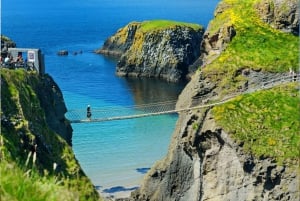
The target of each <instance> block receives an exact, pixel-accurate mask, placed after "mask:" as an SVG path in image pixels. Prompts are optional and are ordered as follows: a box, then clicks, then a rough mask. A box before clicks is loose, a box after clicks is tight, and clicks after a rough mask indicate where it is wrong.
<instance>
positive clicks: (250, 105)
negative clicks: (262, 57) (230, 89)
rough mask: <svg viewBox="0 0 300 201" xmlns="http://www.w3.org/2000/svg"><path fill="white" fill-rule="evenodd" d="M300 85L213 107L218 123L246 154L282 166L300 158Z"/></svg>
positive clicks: (296, 84) (254, 94)
mask: <svg viewBox="0 0 300 201" xmlns="http://www.w3.org/2000/svg"><path fill="white" fill-rule="evenodd" d="M298 90H299V84H298V83H291V84H286V85H282V86H279V87H275V88H273V89H270V90H263V91H259V92H255V93H252V94H246V95H241V96H238V97H236V98H235V99H234V100H232V101H230V102H228V103H225V104H223V105H220V106H216V107H214V108H213V113H214V117H215V120H216V121H217V123H218V124H219V125H220V126H222V128H224V129H225V131H226V132H228V133H229V134H230V135H231V136H232V137H233V138H234V139H236V140H237V141H238V142H243V147H244V149H245V150H246V151H249V152H251V153H252V154H254V155H255V156H257V157H261V156H263V157H272V158H274V159H276V160H277V161H278V162H279V163H281V162H283V161H286V160H288V159H292V160H297V159H298V160H299V158H300V135H299V131H300V122H299V117H300V104H299V103H300V102H299V98H300V94H299V91H298Z"/></svg>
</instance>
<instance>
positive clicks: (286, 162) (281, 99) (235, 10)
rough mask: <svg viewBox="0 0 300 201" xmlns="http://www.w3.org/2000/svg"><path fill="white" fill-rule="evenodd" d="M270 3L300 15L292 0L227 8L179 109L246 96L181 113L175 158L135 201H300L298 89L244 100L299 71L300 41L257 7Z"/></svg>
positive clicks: (227, 1)
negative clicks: (267, 19) (265, 84)
mask: <svg viewBox="0 0 300 201" xmlns="http://www.w3.org/2000/svg"><path fill="white" fill-rule="evenodd" d="M266 2H268V4H269V7H272V6H273V5H277V4H278V3H279V2H281V3H283V2H288V3H289V4H288V5H290V4H291V5H292V6H289V7H285V9H293V8H294V7H297V3H296V2H295V1H293V0H290V1H284V0H282V1H279V0H270V1H237V0H223V1H221V2H220V4H219V5H218V7H217V9H216V12H215V18H214V19H213V20H212V21H211V23H210V25H209V28H208V30H207V31H206V32H205V34H204V39H203V42H202V44H201V46H202V54H201V56H200V58H199V60H201V61H202V63H203V66H202V69H201V71H197V72H196V73H195V75H194V76H193V77H192V80H191V81H190V82H189V83H188V85H187V86H186V88H185V89H184V90H183V92H182V93H181V95H180V97H179V100H178V103H177V108H178V109H179V108H188V107H191V106H196V105H200V104H203V103H210V102H214V101H219V100H222V99H223V98H226V97H228V96H232V95H233V94H235V95H236V94H241V95H240V96H238V97H237V98H235V99H234V100H233V101H232V102H229V103H228V104H224V106H219V107H218V106H215V107H208V108H206V109H198V110H193V111H190V112H187V113H180V115H179V120H178V122H177V125H176V129H175V131H174V134H173V137H172V139H171V143H170V146H169V151H168V154H167V155H166V157H165V158H163V159H162V160H161V161H158V162H157V163H156V164H155V165H154V166H153V167H152V168H151V170H150V171H149V172H148V173H147V175H146V176H145V178H144V180H143V183H142V185H141V187H140V188H139V189H138V190H137V191H135V192H134V193H132V195H131V198H130V199H131V200H156V201H158V200H161V201H162V200H163V201H168V200H170V201H171V200H172V201H174V200H181V201H187V200H188V201H193V200H195V201H196V200H197V201H198V200H212V201H217V200H230V201H235V200H236V201H241V200H299V199H300V195H299V190H300V188H299V179H300V176H299V147H300V139H299V129H300V125H299V121H298V120H299V116H300V113H299V112H298V111H299V109H300V108H299V104H298V103H299V94H298V93H297V90H298V89H299V85H298V84H294V85H291V86H285V85H282V86H280V87H278V88H274V89H270V90H263V91H261V92H255V93H252V94H250V95H249V94H243V93H242V92H243V91H247V90H248V89H251V88H252V87H253V88H254V87H257V86H259V85H260V84H261V83H262V82H264V81H268V80H271V79H273V78H276V77H278V76H281V75H285V74H286V72H288V69H289V68H291V69H294V70H295V71H296V70H297V66H298V65H299V63H298V62H299V61H297V58H298V56H297V55H298V53H297V51H298V46H297V44H298V43H299V39H298V37H295V36H293V35H292V34H286V33H285V31H284V32H283V31H282V30H281V29H279V30H278V29H274V26H270V25H267V24H266V23H264V22H263V20H262V17H261V16H263V13H262V11H261V10H260V7H259V6H258V5H259V3H263V4H265V3H266ZM285 13H293V12H290V11H285ZM274 17H275V18H276V16H274ZM293 22H294V21H293ZM287 26H288V27H289V26H290V25H287ZM296 26H299V24H298V25H296ZM276 28H277V27H276ZM274 36H276V37H274ZM277 43H278V45H276V44H277ZM274 45H276V46H277V47H281V49H279V50H278V48H277V50H275V49H274V48H273V46H274ZM287 52H289V53H290V54H289V53H287ZM287 54H289V56H287ZM200 63H201V62H200ZM283 64H284V65H283ZM250 91H251V90H250ZM277 95H278V96H277ZM270 103H271V104H270ZM225 108H226V109H225ZM287 117H291V118H292V119H289V118H287ZM276 119H277V120H278V121H277V120H276ZM279 122H280V123H279ZM279 133H280V134H279Z"/></svg>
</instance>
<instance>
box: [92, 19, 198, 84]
mask: <svg viewBox="0 0 300 201" xmlns="http://www.w3.org/2000/svg"><path fill="white" fill-rule="evenodd" d="M142 25H143V23H137V22H135V23H131V24H129V25H127V26H126V27H124V28H122V29H120V30H119V31H118V32H117V33H116V34H115V35H114V36H112V37H110V38H109V39H108V40H107V41H106V42H105V43H104V46H103V47H102V48H101V49H100V50H98V51H96V52H97V53H102V54H107V55H115V56H120V60H119V62H118V64H117V70H116V73H117V75H120V76H134V77H139V76H145V77H158V78H162V79H164V80H167V81H171V82H177V81H180V80H184V79H186V76H187V75H188V74H189V73H191V72H189V71H191V69H189V66H190V65H191V64H193V63H194V61H195V60H196V59H197V58H198V57H199V56H200V43H201V40H202V35H203V28H202V27H200V26H199V27H198V28H197V29H195V28H193V27H189V26H186V25H180V24H179V25H171V26H168V27H165V28H159V29H154V30H147V31H144V30H143V28H142Z"/></svg>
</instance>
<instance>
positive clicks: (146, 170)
mask: <svg viewBox="0 0 300 201" xmlns="http://www.w3.org/2000/svg"><path fill="white" fill-rule="evenodd" d="M149 170H150V168H136V171H137V172H139V173H141V174H146V173H147V172H148V171H149Z"/></svg>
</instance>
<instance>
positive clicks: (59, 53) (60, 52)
mask: <svg viewBox="0 0 300 201" xmlns="http://www.w3.org/2000/svg"><path fill="white" fill-rule="evenodd" d="M68 54H69V52H68V51H67V50H60V51H58V52H57V55H58V56H67V55H68Z"/></svg>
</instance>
